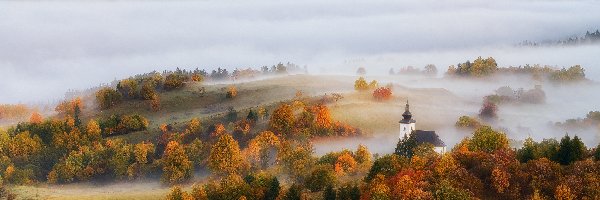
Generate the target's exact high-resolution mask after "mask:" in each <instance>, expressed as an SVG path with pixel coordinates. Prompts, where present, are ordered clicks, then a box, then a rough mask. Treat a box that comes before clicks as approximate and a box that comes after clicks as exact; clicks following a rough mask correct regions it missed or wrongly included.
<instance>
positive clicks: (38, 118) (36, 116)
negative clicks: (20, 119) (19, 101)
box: [29, 112, 44, 124]
mask: <svg viewBox="0 0 600 200" xmlns="http://www.w3.org/2000/svg"><path fill="white" fill-rule="evenodd" d="M43 120H44V118H43V117H42V115H40V113H38V112H33V113H31V117H29V123H32V124H40V123H42V121H43Z"/></svg>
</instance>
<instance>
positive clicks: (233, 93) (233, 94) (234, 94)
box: [225, 86, 237, 99]
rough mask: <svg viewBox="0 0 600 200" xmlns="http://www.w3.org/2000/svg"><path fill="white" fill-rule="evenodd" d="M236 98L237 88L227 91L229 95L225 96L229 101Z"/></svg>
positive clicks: (232, 87)
mask: <svg viewBox="0 0 600 200" xmlns="http://www.w3.org/2000/svg"><path fill="white" fill-rule="evenodd" d="M236 96H237V89H236V88H235V86H231V87H229V88H228V89H227V94H226V95H225V97H227V98H228V99H233V98H234V97H236Z"/></svg>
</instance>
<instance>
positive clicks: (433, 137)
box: [398, 101, 446, 154]
mask: <svg viewBox="0 0 600 200" xmlns="http://www.w3.org/2000/svg"><path fill="white" fill-rule="evenodd" d="M416 122H417V121H416V120H414V119H413V118H412V114H411V113H410V109H409V105H408V101H406V107H405V108H404V113H402V120H400V135H399V136H398V137H399V138H400V139H402V138H403V137H404V136H407V137H408V136H409V135H411V134H414V137H415V139H416V141H417V144H423V143H430V144H432V145H433V147H434V150H435V152H437V153H440V154H443V153H445V152H446V144H444V141H442V140H441V139H440V137H439V136H438V135H437V134H436V133H435V131H425V130H417V129H416V126H415V124H416Z"/></svg>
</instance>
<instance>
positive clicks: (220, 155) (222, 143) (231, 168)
mask: <svg viewBox="0 0 600 200" xmlns="http://www.w3.org/2000/svg"><path fill="white" fill-rule="evenodd" d="M245 164H246V163H244V158H243V157H242V154H241V152H240V147H239V145H238V143H237V141H235V140H234V139H233V137H231V135H229V134H223V135H221V136H220V137H219V140H218V141H217V142H216V143H215V144H213V146H212V148H211V150H210V155H209V158H208V167H209V168H210V169H211V170H212V171H213V172H214V173H216V174H235V173H237V172H240V171H241V170H243V167H244V165H245Z"/></svg>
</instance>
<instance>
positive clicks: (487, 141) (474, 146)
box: [468, 126, 508, 153]
mask: <svg viewBox="0 0 600 200" xmlns="http://www.w3.org/2000/svg"><path fill="white" fill-rule="evenodd" d="M468 147H469V150H471V151H483V152H486V153H492V152H494V151H496V150H498V149H506V148H508V138H507V137H506V134H504V133H502V132H497V131H495V130H494V129H492V127H489V126H482V127H481V128H478V129H477V130H475V132H474V133H473V137H472V138H471V140H470V141H469V144H468Z"/></svg>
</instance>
